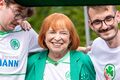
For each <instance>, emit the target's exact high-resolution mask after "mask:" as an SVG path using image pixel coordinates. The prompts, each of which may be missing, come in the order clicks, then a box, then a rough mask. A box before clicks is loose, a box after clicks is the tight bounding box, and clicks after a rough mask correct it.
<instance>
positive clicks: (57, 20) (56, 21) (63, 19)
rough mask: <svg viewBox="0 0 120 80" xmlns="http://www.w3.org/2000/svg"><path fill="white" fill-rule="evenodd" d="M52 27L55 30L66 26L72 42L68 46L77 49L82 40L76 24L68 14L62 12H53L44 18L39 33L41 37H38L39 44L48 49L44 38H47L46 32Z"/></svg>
mask: <svg viewBox="0 0 120 80" xmlns="http://www.w3.org/2000/svg"><path fill="white" fill-rule="evenodd" d="M50 27H51V28H52V29H53V30H55V31H56V30H58V29H62V28H64V27H66V28H67V29H68V31H69V33H70V40H71V43H70V45H69V46H68V48H69V49H71V50H75V49H77V48H78V46H79V43H80V40H79V36H78V34H77V32H76V30H75V27H74V24H73V23H72V21H71V20H70V19H69V18H68V17H67V16H66V15H64V14H62V13H53V14H51V15H49V16H48V17H46V18H45V19H44V21H43V23H42V26H41V30H40V33H39V37H38V42H39V45H40V46H41V47H42V48H46V49H47V46H46V43H45V41H44V40H45V34H46V32H47V31H48V29H49V28H50Z"/></svg>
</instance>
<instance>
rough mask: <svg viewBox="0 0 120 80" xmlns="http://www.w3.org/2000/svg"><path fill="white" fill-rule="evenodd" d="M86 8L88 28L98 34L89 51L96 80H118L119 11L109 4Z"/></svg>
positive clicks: (119, 66)
mask: <svg viewBox="0 0 120 80" xmlns="http://www.w3.org/2000/svg"><path fill="white" fill-rule="evenodd" d="M87 10H88V16H89V25H90V28H91V29H92V30H93V31H95V32H96V34H97V35H98V36H99V38H97V39H95V40H94V41H93V44H92V48H91V51H90V53H89V55H90V57H91V59H92V61H93V64H94V67H95V70H96V80H120V75H119V74H120V62H119V61H120V30H119V29H118V23H119V22H120V12H119V11H117V10H116V8H115V6H111V5H107V6H88V8H87ZM107 78H110V79H107Z"/></svg>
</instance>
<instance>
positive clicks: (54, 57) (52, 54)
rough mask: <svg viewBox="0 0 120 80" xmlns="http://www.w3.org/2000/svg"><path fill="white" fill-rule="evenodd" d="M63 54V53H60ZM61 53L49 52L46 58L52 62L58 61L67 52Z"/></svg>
mask: <svg viewBox="0 0 120 80" xmlns="http://www.w3.org/2000/svg"><path fill="white" fill-rule="evenodd" d="M62 52H63V51H62ZM62 52H49V54H48V56H49V58H51V59H52V60H54V61H58V60H60V59H61V58H62V57H64V56H65V55H66V53H67V52H68V50H66V51H64V52H63V53H62Z"/></svg>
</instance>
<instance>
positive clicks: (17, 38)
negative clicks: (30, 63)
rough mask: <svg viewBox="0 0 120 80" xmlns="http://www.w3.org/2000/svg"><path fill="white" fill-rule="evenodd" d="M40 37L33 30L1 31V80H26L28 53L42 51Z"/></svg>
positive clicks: (18, 27) (18, 28)
mask: <svg viewBox="0 0 120 80" xmlns="http://www.w3.org/2000/svg"><path fill="white" fill-rule="evenodd" d="M37 39H38V35H37V33H36V32H35V31H34V30H33V29H31V30H30V31H23V30H21V28H20V26H17V28H16V29H15V30H14V31H13V32H2V31H0V80H25V73H26V66H27V57H28V53H30V52H34V51H40V50H42V49H41V48H40V47H39V45H38V40H37Z"/></svg>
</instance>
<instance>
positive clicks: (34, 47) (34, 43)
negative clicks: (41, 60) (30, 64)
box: [28, 29, 43, 53]
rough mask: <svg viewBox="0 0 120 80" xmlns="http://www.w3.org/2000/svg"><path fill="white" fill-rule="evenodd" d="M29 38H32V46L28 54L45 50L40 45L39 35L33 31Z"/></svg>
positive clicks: (30, 45)
mask: <svg viewBox="0 0 120 80" xmlns="http://www.w3.org/2000/svg"><path fill="white" fill-rule="evenodd" d="M29 37H30V42H29V43H30V44H29V51H28V52H29V53H32V52H39V51H42V50H43V48H41V47H40V46H39V44H38V34H37V33H36V32H35V31H34V30H33V29H31V30H30V34H29Z"/></svg>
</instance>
